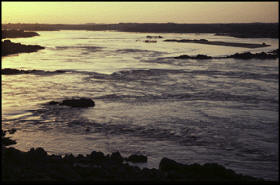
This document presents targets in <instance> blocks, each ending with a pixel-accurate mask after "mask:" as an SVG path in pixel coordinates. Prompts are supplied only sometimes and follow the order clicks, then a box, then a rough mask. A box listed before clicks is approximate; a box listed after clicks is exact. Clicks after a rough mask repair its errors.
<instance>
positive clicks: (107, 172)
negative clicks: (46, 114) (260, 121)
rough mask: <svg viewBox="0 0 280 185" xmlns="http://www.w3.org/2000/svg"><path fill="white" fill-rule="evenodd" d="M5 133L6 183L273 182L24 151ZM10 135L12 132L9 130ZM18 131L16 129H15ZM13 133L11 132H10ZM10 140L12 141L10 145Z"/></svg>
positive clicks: (213, 168)
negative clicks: (18, 148)
mask: <svg viewBox="0 0 280 185" xmlns="http://www.w3.org/2000/svg"><path fill="white" fill-rule="evenodd" d="M6 132H7V131H4V132H3V131H2V182H8V183H11V182H29V181H31V182H38V181H40V182H64V181H76V182H81V181H82V182H111V181H112V182H119V181H123V182H126V181H137V182H204V183H209V182H211V183H213V182H235V183H244V182H245V183H250V184H254V183H256V184H259V183H273V182H272V181H266V180H264V179H261V178H255V177H251V176H247V175H242V174H237V173H235V172H234V171H233V170H230V169H226V168H225V167H224V166H222V165H219V164H217V163H206V164H204V165H200V164H196V163H195V164H180V163H177V162H176V161H174V160H172V159H168V158H162V160H161V162H160V164H159V168H158V169H155V168H153V169H148V168H143V169H140V168H139V167H136V166H131V165H129V164H128V163H125V161H128V160H132V161H134V162H139V161H140V162H146V161H145V160H142V159H143V158H145V157H143V156H142V158H141V157H140V158H139V156H138V159H137V156H136V157H135V156H134V157H133V156H130V157H128V158H124V157H122V156H121V154H120V153H119V152H114V153H112V154H108V155H104V154H103V153H102V152H96V151H92V152H91V154H88V155H86V156H84V155H81V154H79V155H78V156H77V157H75V156H73V155H72V154H69V155H65V156H61V155H49V154H47V152H46V151H45V150H44V149H43V148H36V149H34V148H31V149H30V150H29V151H28V152H22V151H20V150H17V149H15V148H13V147H8V146H10V145H13V144H15V141H13V140H11V139H9V138H8V137H6V136H5V133H6ZM8 132H10V131H8ZM14 132H15V130H14ZM10 134H11V133H10ZM6 141H8V142H6Z"/></svg>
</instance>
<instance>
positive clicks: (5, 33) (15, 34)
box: [2, 30, 39, 39]
mask: <svg viewBox="0 0 280 185" xmlns="http://www.w3.org/2000/svg"><path fill="white" fill-rule="evenodd" d="M34 36H39V34H38V33H36V32H25V31H24V30H2V39H4V38H20V37H34Z"/></svg>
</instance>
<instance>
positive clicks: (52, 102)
mask: <svg viewBox="0 0 280 185" xmlns="http://www.w3.org/2000/svg"><path fill="white" fill-rule="evenodd" d="M57 104H59V102H57V101H50V102H49V105H57Z"/></svg>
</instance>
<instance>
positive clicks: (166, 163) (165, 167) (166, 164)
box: [159, 157, 182, 171]
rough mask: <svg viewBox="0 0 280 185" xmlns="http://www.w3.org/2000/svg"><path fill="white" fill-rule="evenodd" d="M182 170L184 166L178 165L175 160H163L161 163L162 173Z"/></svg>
mask: <svg viewBox="0 0 280 185" xmlns="http://www.w3.org/2000/svg"><path fill="white" fill-rule="evenodd" d="M181 168H182V164H179V163H177V162H176V161H174V160H171V159H168V158H165V157H164V158H163V159H161V161H160V163H159V170H161V171H170V170H178V169H181Z"/></svg>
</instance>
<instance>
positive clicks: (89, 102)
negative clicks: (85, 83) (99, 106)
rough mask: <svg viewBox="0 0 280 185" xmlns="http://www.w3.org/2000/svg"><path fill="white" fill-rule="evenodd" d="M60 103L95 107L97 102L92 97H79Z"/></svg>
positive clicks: (71, 105)
mask: <svg viewBox="0 0 280 185" xmlns="http://www.w3.org/2000/svg"><path fill="white" fill-rule="evenodd" d="M60 105H66V106H70V107H94V106H95V103H94V101H92V100H91V99H90V98H79V99H70V100H63V101H62V103H60Z"/></svg>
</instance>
